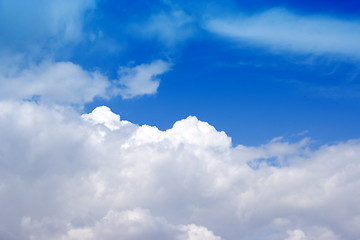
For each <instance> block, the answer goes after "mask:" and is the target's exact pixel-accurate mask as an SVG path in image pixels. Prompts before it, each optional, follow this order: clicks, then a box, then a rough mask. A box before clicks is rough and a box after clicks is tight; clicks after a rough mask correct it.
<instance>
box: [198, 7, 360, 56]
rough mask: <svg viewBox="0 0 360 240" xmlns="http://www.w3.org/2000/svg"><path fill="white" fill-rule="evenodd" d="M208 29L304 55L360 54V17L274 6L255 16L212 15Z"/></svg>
mask: <svg viewBox="0 0 360 240" xmlns="http://www.w3.org/2000/svg"><path fill="white" fill-rule="evenodd" d="M205 28H206V29H207V30H208V31H210V32H213V33H215V34H218V35H220V36H224V37H227V38H229V39H233V40H235V41H239V42H243V43H248V44H252V45H257V46H265V47H270V48H272V49H275V50H288V51H293V52H299V53H305V54H325V53H330V54H341V55H344V56H350V57H355V58H359V57H360V42H359V41H358V39H359V38H360V30H359V29H360V20H359V19H354V20H347V19H340V18H335V17H331V16H325V15H301V14H295V13H292V12H289V11H288V10H285V9H271V10H268V11H265V12H262V13H258V14H254V15H252V16H240V17H232V18H213V19H211V20H209V21H207V22H206V23H205Z"/></svg>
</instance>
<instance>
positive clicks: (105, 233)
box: [0, 102, 360, 240]
mask: <svg viewBox="0 0 360 240" xmlns="http://www.w3.org/2000/svg"><path fill="white" fill-rule="evenodd" d="M0 129H2V134H1V136H0V165H1V168H0V176H1V177H0V179H1V180H0V205H1V206H2V214H1V215H0V238H2V239H17V240H18V239H62V240H64V239H66V240H68V239H91V240H94V239H144V238H146V239H176V240H185V239H186V240H200V239H209V240H220V239H287V240H295V239H326V240H329V239H330V240H331V239H356V238H357V236H359V234H360V232H359V229H358V227H357V226H359V224H360V207H359V204H358V202H359V200H360V192H359V189H360V181H359V178H358V176H359V174H360V161H359V156H360V142H359V141H358V140H353V141H348V142H345V143H339V144H336V145H330V146H328V145H324V146H321V147H319V148H317V149H315V150H312V149H311V144H310V143H309V141H308V140H306V139H304V140H303V141H300V142H297V143H288V142H285V141H281V140H280V139H275V140H273V141H271V142H269V143H266V144H264V145H261V146H257V147H247V146H242V145H239V146H236V147H232V146H231V139H230V138H229V137H228V136H227V135H226V134H225V133H224V132H219V131H217V130H216V129H215V128H214V127H212V126H210V125H209V124H207V123H206V122H202V121H199V120H198V119H197V118H195V117H188V118H187V119H183V120H180V121H178V122H176V123H175V124H174V126H173V127H172V128H171V129H169V130H167V131H160V130H158V129H157V128H156V127H151V126H147V125H144V126H138V125H135V124H132V123H130V122H128V121H123V120H121V119H120V117H119V116H118V115H116V114H114V113H112V112H111V111H110V109H109V108H107V107H100V108H97V109H95V110H94V111H93V112H92V113H90V114H86V115H83V116H80V115H79V114H78V113H76V112H75V111H74V110H72V109H71V108H68V107H49V106H43V105H37V104H35V103H29V102H27V103H16V102H1V103H0ZM270 163H271V164H270Z"/></svg>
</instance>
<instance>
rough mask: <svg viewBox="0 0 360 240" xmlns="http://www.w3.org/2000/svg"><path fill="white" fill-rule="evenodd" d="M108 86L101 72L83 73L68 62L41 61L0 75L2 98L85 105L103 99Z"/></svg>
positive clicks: (108, 83)
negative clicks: (96, 98)
mask: <svg viewBox="0 0 360 240" xmlns="http://www.w3.org/2000/svg"><path fill="white" fill-rule="evenodd" d="M109 86H110V82H109V80H108V79H107V77H105V76H103V75H102V74H101V73H99V72H96V71H94V72H89V71H86V70H84V69H83V68H82V67H80V66H79V65H76V64H74V63H71V62H43V63H41V64H39V65H32V66H30V67H28V68H25V69H21V70H15V71H6V72H3V73H0V98H1V99H12V100H19V99H33V100H36V101H41V102H44V103H48V104H51V103H57V104H59V103H60V104H72V103H77V104H84V103H86V102H90V101H92V100H93V99H94V97H96V96H98V97H104V98H106V97H107V92H106V90H107V88H108V87H109Z"/></svg>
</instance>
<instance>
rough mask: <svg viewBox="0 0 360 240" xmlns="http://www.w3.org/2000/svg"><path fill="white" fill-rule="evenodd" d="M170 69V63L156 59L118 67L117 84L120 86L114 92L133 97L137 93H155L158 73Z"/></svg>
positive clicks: (157, 85) (158, 82) (124, 96)
mask: <svg viewBox="0 0 360 240" xmlns="http://www.w3.org/2000/svg"><path fill="white" fill-rule="evenodd" d="M169 70H170V64H169V63H167V62H164V61H162V60H156V61H153V62H151V63H150V64H141V65H138V66H135V67H121V68H120V69H119V72H118V73H119V80H118V82H117V83H118V84H119V85H120V87H119V88H118V89H115V90H114V93H115V94H116V95H117V94H120V95H121V96H122V97H123V98H133V97H136V96H139V95H147V94H155V93H156V92H157V89H158V87H159V85H160V79H159V78H158V76H159V75H161V74H163V73H165V72H167V71H169Z"/></svg>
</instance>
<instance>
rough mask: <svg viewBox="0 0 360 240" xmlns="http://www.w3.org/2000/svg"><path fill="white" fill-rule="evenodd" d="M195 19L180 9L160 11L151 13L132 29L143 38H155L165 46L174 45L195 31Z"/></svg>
mask: <svg viewBox="0 0 360 240" xmlns="http://www.w3.org/2000/svg"><path fill="white" fill-rule="evenodd" d="M194 24H195V20H194V19H193V18H192V17H191V16H190V15H188V14H186V13H185V12H184V11H182V10H174V11H170V12H162V13H158V14H154V15H151V16H150V17H149V19H148V20H147V21H146V22H144V23H142V24H138V23H137V24H135V25H134V26H133V29H134V30H135V32H136V33H137V34H138V35H139V36H141V37H143V38H147V39H149V38H155V39H158V40H159V41H161V42H162V43H164V44H165V45H166V46H174V45H175V44H177V43H179V42H183V41H185V40H187V39H188V38H190V37H192V36H193V34H194V32H195V26H194Z"/></svg>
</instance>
